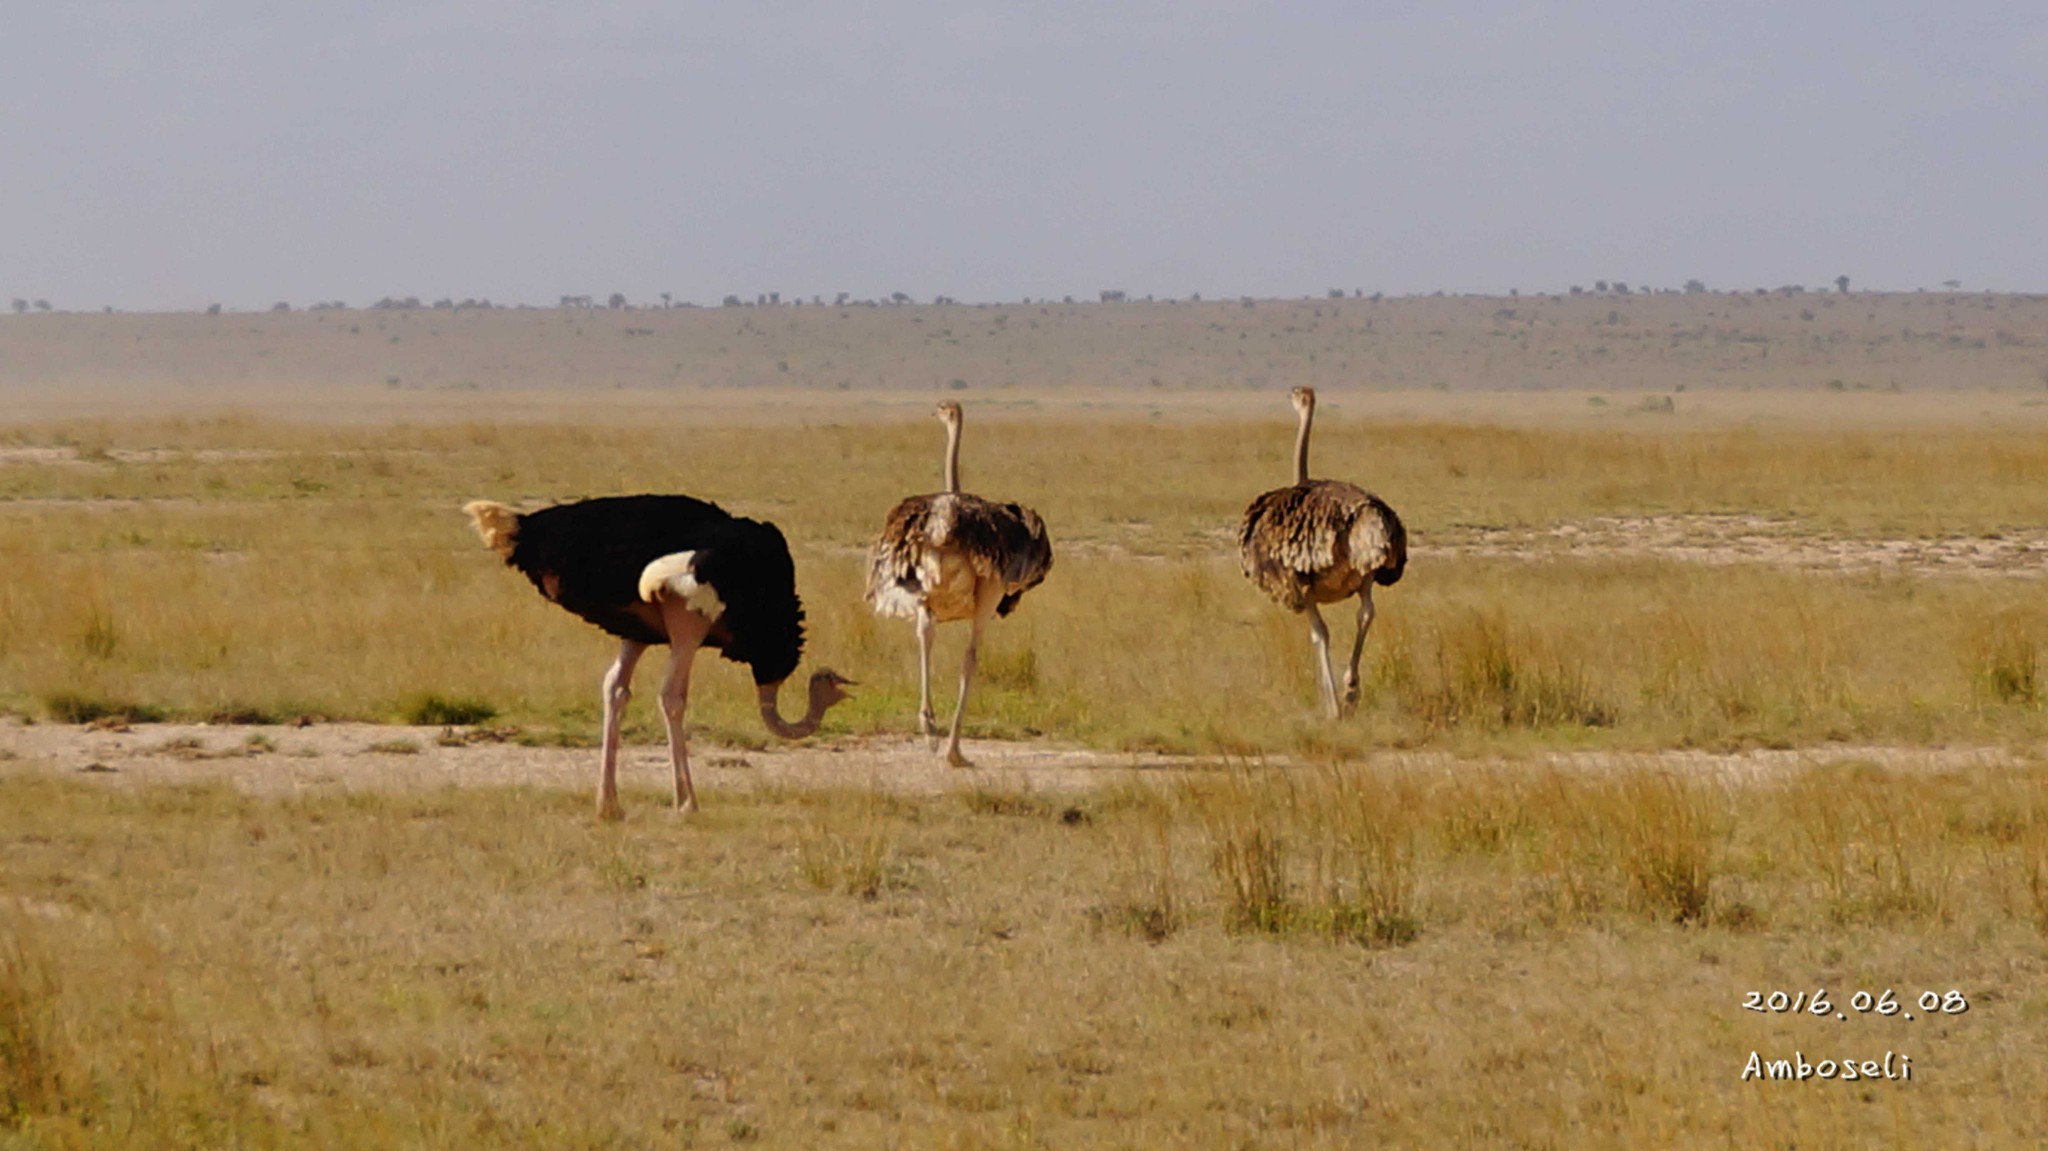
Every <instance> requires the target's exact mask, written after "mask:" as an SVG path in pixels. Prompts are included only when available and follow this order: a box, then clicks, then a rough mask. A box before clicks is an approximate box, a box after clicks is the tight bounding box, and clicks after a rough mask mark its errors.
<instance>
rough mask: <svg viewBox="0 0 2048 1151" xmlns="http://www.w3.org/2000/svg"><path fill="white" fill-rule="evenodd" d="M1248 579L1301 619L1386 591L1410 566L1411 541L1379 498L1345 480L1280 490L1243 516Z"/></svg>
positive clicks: (1240, 535)
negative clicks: (1366, 588)
mask: <svg viewBox="0 0 2048 1151" xmlns="http://www.w3.org/2000/svg"><path fill="white" fill-rule="evenodd" d="M1237 544H1238V562H1239V564H1240V565H1241V566H1242V567H1243V568H1244V574H1245V576H1246V577H1247V578H1248V579H1250V580H1251V581H1252V582H1253V583H1254V584H1257V585H1258V587H1259V590H1261V591H1263V592H1265V593H1266V594H1267V595H1268V596H1270V597H1272V599H1273V601H1274V602H1275V603H1278V604H1279V605H1280V606H1282V607H1284V608H1287V609H1288V610H1289V611H1302V610H1304V609H1306V608H1307V607H1308V605H1309V604H1311V603H1318V602H1320V603H1333V602H1336V601H1337V600H1340V599H1344V598H1346V597H1348V596H1351V595H1354V594H1356V593H1357V591H1358V589H1359V587H1360V586H1362V585H1363V584H1364V582H1365V581H1366V580H1372V581H1373V582H1375V583H1378V584H1382V585H1386V584H1391V583H1393V582H1395V581H1396V580H1399V579H1400V578H1401V572H1402V570H1403V569H1405V568H1406V567H1407V565H1408V533H1407V531H1406V529H1404V528H1403V527H1402V526H1401V519H1400V517H1399V516H1397V515H1395V514H1394V509H1392V508H1390V507H1388V506H1387V505H1386V503H1385V502H1383V501H1382V500H1381V499H1380V498H1379V497H1378V496H1375V495H1373V494H1372V493H1371V492H1368V491H1366V490H1365V489H1363V488H1361V487H1359V486H1357V485H1356V484H1348V483H1345V482H1343V481H1341V480H1316V481H1313V482H1310V483H1306V484H1295V485H1293V486H1292V487H1285V488H1275V489H1273V490H1272V491H1270V492H1266V493H1264V494H1263V495H1260V496H1259V497H1258V498H1257V499H1255V500H1253V501H1252V502H1251V506H1250V507H1248V508H1246V509H1245V511H1244V520H1243V522H1241V523H1240V524H1239V525H1238V531H1237Z"/></svg>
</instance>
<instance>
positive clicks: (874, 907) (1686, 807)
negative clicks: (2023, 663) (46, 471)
mask: <svg viewBox="0 0 2048 1151" xmlns="http://www.w3.org/2000/svg"><path fill="white" fill-rule="evenodd" d="M649 798H651V797H649ZM585 806H586V805H585V803H584V800H583V797H582V796H581V795H580V794H579V795H573V796H572V795H562V794H549V793H533V792H527V791H522V790H516V789H512V790H494V791H470V792H457V791H453V790H446V791H429V792H418V793H411V794H355V795H334V794H328V795H324V796H323V795H317V794H316V795H306V796H301V797H298V798H289V797H271V798H257V797H252V796H247V795H242V794H238V793H236V792H234V791H232V790H230V789H227V788H225V787H220V786H214V787H204V786H202V787H183V788H164V787H157V788H143V789H139V790H133V791H110V790H107V789H104V788H98V787H94V786H91V785H88V784H84V783H79V782H71V781H65V780H59V779H55V778H51V777H47V776H37V775H35V774H32V773H31V774H28V775H22V774H19V773H16V774H13V775H10V776H4V777H0V841H4V842H5V843H6V844H7V852H6V856H5V864H4V866H0V923H4V924H5V925H6V931H5V933H4V938H5V944H4V946H0V1140H5V1141H7V1142H8V1143H9V1144H10V1145H13V1146H23V1147H95V1146H122V1147H134V1146H166V1147H168V1146H188V1145H208V1146H220V1145H236V1146H252V1147H263V1146H289V1145H305V1144H307V1143H317V1144H319V1145H322V1146H332V1147H354V1146H363V1147H371V1146H374V1147H410V1146H550V1147H561V1146H572V1147H643V1146H645V1147H654V1146H678V1145H680V1146H724V1145H728V1144H732V1143H755V1144H758V1145H761V1146H774V1147H826V1146H876V1145H906V1146H912V1145H914V1146H958V1147H1006V1146H1046V1147H1080V1146H1134V1145H1137V1146H1161V1147H1215V1146H1223V1145H1228V1146H1243V1147H1267V1146H1275V1147H1277V1146H1290V1147H1351V1146H1359V1145H1361V1144H1374V1145H1385V1146H1413V1147H1444V1146H1469V1147H1527V1146H1543V1145H1570V1146H1575V1147H1643V1146H1705V1145H1715V1146H1726V1145H1738V1146H1784V1145H1789V1144H1791V1143H1793V1142H1797V1143H1798V1144H1800V1145H1821V1146H1838V1145H1865V1144H1868V1143H1871V1142H1885V1143H1890V1144H1893V1145H1913V1146H1952V1145H1955V1144H1957V1143H1958V1142H1960V1141H1969V1142H1972V1143H1973V1144H1974V1145H1977V1146H1983V1147H2024V1146H2036V1145H2038V1144H2039V1142H2040V1140H2041V1139H2042V1138H2043V1137H2044V1136H2048V1129H2044V1128H2043V1127H2042V1125H2041V1124H2042V1113H2041V1111H2040V1108H2039V1107H2038V1100H2039V1099H2040V1098H2042V1097H2043V1095H2044V1093H2048V1072H2044V1068H2048V1039H2044V1036H2048V1029H2044V1028H2043V1026H2042V1023H2043V1021H2044V1019H2048V998H2044V996H2043V994H2042V991H2041V988H2042V986H2043V982H2042V975H2043V966H2044V959H2043V948H2042V938H2043V937H2042V935H2041V931H2042V930H2043V924H2042V917H2043V915H2044V912H2048V905H2044V903H2043V896H2042V886H2041V881H2040V874H2041V867H2042V862H2041V861H2042V859H2043V858H2044V853H2048V784H2044V776H2043V775H2042V772H2041V770H2040V769H2039V768H2038V766H2037V767H2034V768H2028V769H2021V770H2017V771H2013V770H1975V771H1970V772H1964V773H1956V774H1943V773H1926V772H1918V771H1916V772H1913V773H1909V774H1894V773H1890V772H1886V771H1881V770H1879V769H1876V768H1872V767H1855V766H1850V767H1845V768H1837V769H1830V770H1827V771H1825V772H1808V773H1800V774H1795V775H1793V776H1790V777H1787V778H1783V779H1779V780H1774V781H1769V782H1765V783H1751V784H1741V783H1732V782H1729V781H1721V780H1715V779H1675V778H1672V777H1669V776H1667V775H1664V774H1662V773H1660V772H1659V771H1658V770H1657V769H1655V768H1654V767H1644V768H1642V769H1630V768H1627V767H1621V768H1617V769H1613V770H1611V771H1607V772H1602V773H1599V774H1595V775H1579V774H1572V773H1559V772H1547V773H1545V772H1533V773H1532V772H1528V771H1509V770H1503V769H1491V770H1488V769H1471V770H1465V769H1461V770H1458V771H1455V772H1451V773H1448V774H1442V775H1437V774H1433V773H1412V772H1399V771H1395V772H1389V771H1382V770H1370V769H1360V768H1355V767H1353V768H1346V767H1328V766H1326V767H1310V768H1302V769H1297V770H1294V771H1283V770H1280V769H1278V768H1272V767H1263V768H1262V767H1258V766H1256V765H1245V766H1240V767H1237V768H1227V769H1220V770H1218V771H1216V772H1213V773H1210V774H1206V775H1197V776H1195V777H1193V778H1191V779H1190V780H1188V781H1187V782H1184V783H1181V784H1163V785H1127V786H1124V787H1122V788H1119V789H1114V790H1109V791H1104V792H1099V793H1096V794H1093V795H1088V796H1081V797H1073V798H1061V797H1054V796H1049V795H1042V794H1035V793H1033V792H1030V791H1028V790H1027V791H1010V790H1001V789H994V788H991V787H989V786H987V785H983V786H980V787H970V788H968V789H967V790H963V791H961V792H959V793H957V794H955V795H952V796H943V797H929V798H915V797H903V796H890V795H884V794H881V793H879V792H874V791H864V790H861V789H858V788H854V789H849V790H844V791H823V792H783V791H778V790H776V789H773V788H768V789H762V790H757V791H753V792H745V793H734V794H728V795H724V796H721V798H720V802H719V803H717V804H716V805H714V806H712V807H710V808H708V809H707V810H706V812H705V813H704V818H703V819H700V820H696V821H694V822H692V823H691V824H689V825H688V826H687V828H685V827H684V826H683V825H680V824H678V823H676V822H674V821H672V820H668V819H648V820H642V821H637V822H634V823H629V824H627V825H625V826H624V827H598V826H594V825H593V824H592V823H591V821H589V820H588V819H587V818H586V817H585V815H586V813H585V811H584V808H585ZM510 827H517V828H519V829H520V830H519V834H516V835H509V834H507V829H508V828H510ZM1255 841H1257V842H1260V843H1263V845H1264V846H1263V847H1253V846H1251V845H1252V844H1253V843H1254V842H1255ZM1254 857H1256V864H1257V866H1258V867H1260V868H1263V869H1264V874H1265V878H1264V879H1263V880H1262V881H1259V882H1254V883H1249V884H1248V883H1247V882H1246V880H1245V876H1246V874H1247V873H1246V872H1245V870H1244V866H1243V865H1244V863H1245V861H1246V860H1247V859H1253V858H1254ZM1888 989H1889V990H1891V991H1892V992H1894V993H1895V997H1896V998H1897V999H1898V1000H1899V1001H1901V1003H1902V1004H1903V1008H1902V1012H1901V1015H1895V1016H1892V1017H1885V1016H1882V1015H1880V1014H1879V1013H1878V1012H1877V1011H1876V1010H1875V1008H1874V1005H1873V1004H1872V1003H1867V1002H1865V1001H1863V1000H1859V999H1857V998H1856V995H1857V993H1858V992H1868V993H1869V994H1870V996H1871V997H1873V1000H1874V999H1875V997H1878V996H1880V995H1881V994H1882V993H1883V992H1885V991H1886V990H1888ZM1778 990H1782V991H1785V992H1786V993H1787V995H1788V996H1789V995H1791V994H1794V993H1798V992H1805V993H1807V994H1808V995H1809V996H1810V995H1811V994H1812V993H1813V992H1814V991H1816V990H1824V991H1825V992H1826V994H1827V995H1828V996H1829V998H1830V1000H1831V1001H1832V1002H1833V1003H1834V1004H1836V1005H1837V1006H1838V1008H1839V1009H1840V1010H1841V1012H1842V1014H1844V1015H1845V1016H1847V1018H1846V1019H1836V1018H1834V1017H1832V1015H1830V1016H1827V1017H1816V1016H1813V1015H1812V1014H1810V1013H1807V1012H1802V1013H1798V1014H1794V1013H1791V1012H1783V1013H1774V1012H1770V1011H1768V1010H1766V1011H1763V1012H1757V1011H1751V1010H1746V1009H1745V1008H1744V1007H1743V1003H1744V1001H1745V999H1746V998H1747V997H1748V995H1749V993H1750V992H1760V993H1762V994H1761V995H1760V997H1759V999H1760V1001H1761V1002H1762V1003H1763V1004H1764V1005H1765V1006H1766V1007H1768V1005H1769V1000H1768V998H1767V997H1768V995H1769V993H1771V992H1773V991H1778ZM1928 991H1932V992H1934V993H1936V995H1937V996H1945V995H1946V994H1947V993H1948V992H1950V991H1959V992H1961V993H1962V996H1963V998H1964V999H1965V1000H1967V1003H1968V1010H1967V1011H1966V1012H1964V1013H1961V1014H1948V1013H1944V1012H1942V1011H1939V1010H1937V1011H1934V1012H1928V1011H1925V1010H1923V1009H1921V1008H1920V1007H1919V1006H1918V1003H1919V997H1920V996H1921V994H1922V993H1923V992H1928ZM1859 1003H1863V1004H1864V1006H1865V1010H1862V1011H1858V1010H1857V1007H1856V1005H1857V1004H1859ZM1953 1005H1954V1001H1951V1006H1953ZM1903 1014H1912V1015H1915V1016H1916V1018H1915V1019H1914V1020H1913V1021H1912V1022H1907V1021H1905V1020H1904V1019H1903V1018H1902V1017H1901V1016H1902V1015H1903ZM1888 1051H1889V1052H1895V1053H1898V1054H1900V1055H1904V1056H1907V1057H1909V1059H1910V1065H1911V1068H1912V1078H1911V1080H1910V1081H1900V1080H1892V1081H1886V1080H1882V1079H1880V1080H1878V1081H1876V1082H1870V1083H1859V1084H1853V1085H1851V1084H1844V1083H1841V1082H1821V1081H1819V1080H1817V1079H1809V1080H1808V1081H1805V1082H1789V1083H1788V1082H1758V1081H1755V1080H1750V1081H1745V1080H1744V1079H1743V1077H1742V1072H1743V1069H1744V1067H1745V1066H1746V1064H1747V1061H1748V1059H1749V1057H1750V1055H1751V1053H1752V1052H1757V1053H1760V1056H1761V1058H1762V1059H1764V1060H1776V1059H1779V1058H1783V1059H1786V1060H1792V1059H1794V1058H1795V1052H1797V1053H1799V1054H1801V1055H1803V1056H1804V1057H1805V1059H1806V1060H1807V1061H1808V1062H1809V1063H1811V1064H1814V1065H1818V1064H1819V1063H1820V1062H1821V1061H1822V1060H1841V1059H1843V1058H1851V1057H1853V1058H1855V1059H1858V1060H1863V1059H1871V1060H1882V1059H1883V1058H1884V1057H1885V1054H1886V1053H1887V1052H1888ZM1894 1066H1895V1068H1896V1067H1898V1066H1899V1065H1898V1064H1895V1065H1894Z"/></svg>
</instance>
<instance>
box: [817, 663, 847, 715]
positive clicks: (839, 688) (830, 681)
mask: <svg viewBox="0 0 2048 1151" xmlns="http://www.w3.org/2000/svg"><path fill="white" fill-rule="evenodd" d="M852 686H853V681H852V680H850V679H848V678H846V677H845V676H843V675H840V674H839V673H838V672H836V671H833V670H832V669H831V668H829V667H821V668H819V669H818V670H817V671H814V672H812V673H811V696H810V706H811V707H813V708H815V709H816V710H817V712H818V714H819V715H823V714H825V709H827V708H829V707H832V706H834V705H836V704H841V703H845V702H846V701H847V700H849V699H852V698H853V693H852V692H850V691H847V690H846V689H847V688H849V687H852Z"/></svg>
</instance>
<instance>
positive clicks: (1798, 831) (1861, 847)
mask: <svg viewBox="0 0 2048 1151" xmlns="http://www.w3.org/2000/svg"><path fill="white" fill-rule="evenodd" d="M1939 782H1940V781H1938V780H1911V779H1903V778H1900V777H1899V776H1898V775H1897V773H1894V772H1889V771H1886V770H1885V769H1883V768H1880V767H1877V766H1875V765H1872V764H1845V765H1839V766H1835V765H1829V766H1822V767H1815V768H1810V769H1808V770H1806V771H1805V772H1803V773H1801V774H1800V775H1799V776H1798V777H1797V778H1795V779H1794V780H1793V781H1792V783H1791V784H1790V785H1789V786H1788V787H1787V788H1786V789H1785V791H1784V797H1785V804H1784V807H1783V809H1782V811H1783V815H1784V818H1786V819H1787V820H1788V821H1789V822H1790V823H1791V824H1792V827H1793V835H1792V839H1793V842H1795V843H1796V844H1797V845H1798V847H1799V849H1800V854H1801V855H1802V856H1803V858H1804V859H1805V862H1806V866H1807V868H1808V869H1809V872H1810V874H1812V875H1813V876H1814V877H1815V878H1816V879H1817V880H1818V881H1819V883H1820V886H1821V891H1822V894H1823V896H1824V900H1825V907H1826V909H1827V912H1828V914H1829V915H1830V916H1831V917H1832V918H1834V919H1835V920H1837V921H1839V922H1869V923H1880V924H1882V923H1890V922H1894V921H1915V920H1934V921H1937V922H1945V921H1946V920H1947V918H1948V917H1949V912H1950V895H1951V888H1952V885H1953V883H1954V880H1955V876H1956V873H1957V869H1958V867H1959V865H1960V862H1961V861H1960V859H1959V858H1958V855H1957V851H1956V847H1957V846H1958V843H1957V840H1958V838H1959V836H1958V834H1957V830H1956V824H1955V821H1954V820H1953V819H1952V818H1951V815H1952V812H1953V809H1954V803H1953V800H1952V799H1951V798H1950V797H1947V796H1945V795H1943V794H1942V793H1941V791H1940V788H1939Z"/></svg>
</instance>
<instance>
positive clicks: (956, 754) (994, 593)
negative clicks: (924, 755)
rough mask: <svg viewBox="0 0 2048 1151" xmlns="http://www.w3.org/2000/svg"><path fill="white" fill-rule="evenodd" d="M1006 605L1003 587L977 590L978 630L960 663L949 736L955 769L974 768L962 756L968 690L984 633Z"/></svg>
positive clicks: (984, 585)
mask: <svg viewBox="0 0 2048 1151" xmlns="http://www.w3.org/2000/svg"><path fill="white" fill-rule="evenodd" d="M1001 602H1003V585H1002V584H1001V583H1000V582H998V581H996V580H992V579H987V580H982V581H981V582H979V583H978V584H976V585H975V588H974V631H973V632H972V633H971V634H970V635H969V636H968V637H967V654H966V656H964V657H963V658H962V659H961V660H960V702H959V703H958V704H957V705H955V707H954V708H953V727H952V730H951V732H950V733H949V734H948V735H947V737H946V762H947V763H949V764H951V765H952V766H954V767H973V766H974V765H973V764H971V763H969V762H967V757H966V756H964V755H961V754H960V724H961V721H962V720H963V719H965V718H966V716H967V689H968V688H969V687H971V686H972V685H973V683H974V665H975V664H976V663H977V662H978V660H979V656H980V654H981V633H982V632H983V630H985V629H986V628H987V627H988V622H989V621H990V620H992V619H994V618H996V605H997V604H999V603H1001Z"/></svg>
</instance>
